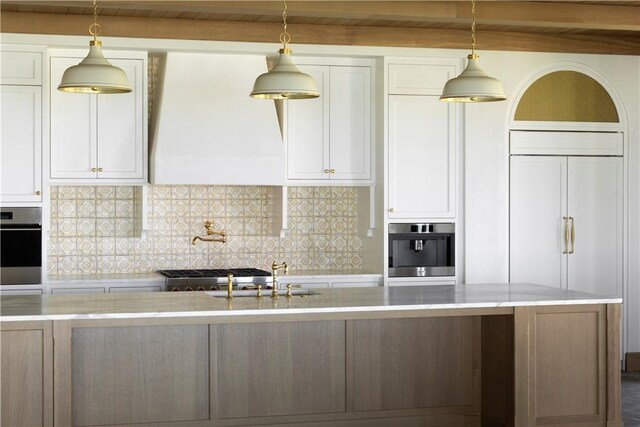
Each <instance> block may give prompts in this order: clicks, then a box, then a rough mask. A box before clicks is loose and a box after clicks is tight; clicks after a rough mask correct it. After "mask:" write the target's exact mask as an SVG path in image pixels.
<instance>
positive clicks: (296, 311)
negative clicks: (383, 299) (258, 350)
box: [0, 298, 622, 322]
mask: <svg viewBox="0 0 640 427" xmlns="http://www.w3.org/2000/svg"><path fill="white" fill-rule="evenodd" d="M591 304H622V298H595V299H584V300H548V301H517V302H500V303H493V302H487V303H458V304H413V305H398V306H362V307H360V306H353V307H317V308H277V309H259V310H238V311H234V310H232V309H231V310H213V311H210V310H205V311H182V312H181V311H176V312H171V311H164V312H143V313H100V314H60V315H33V316H30V315H25V316H0V320H1V321H2V322H26V321H47V320H51V321H60V320H110V319H151V318H164V319H166V318H192V317H216V318H219V317H245V316H274V315H280V316H282V315H301V314H302V315H304V314H308V315H313V314H319V315H322V314H347V313H349V314H354V313H379V312H394V311H395V312H402V311H420V310H455V309H483V308H515V307H534V306H560V305H591Z"/></svg>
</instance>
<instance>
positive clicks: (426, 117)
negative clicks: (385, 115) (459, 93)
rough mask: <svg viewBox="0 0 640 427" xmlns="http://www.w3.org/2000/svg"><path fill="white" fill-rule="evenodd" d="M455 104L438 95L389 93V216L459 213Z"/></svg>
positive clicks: (394, 217)
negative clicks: (456, 200) (456, 178)
mask: <svg viewBox="0 0 640 427" xmlns="http://www.w3.org/2000/svg"><path fill="white" fill-rule="evenodd" d="M453 108H454V106H452V105H451V104H450V103H447V102H442V101H440V100H439V99H438V97H437V96H422V95H420V96H410V95H390V96H389V123H388V125H389V154H388V161H389V177H388V183H389V186H388V197H389V218H390V219H391V218H393V219H402V218H453V217H455V194H456V192H455V182H456V181H455V128H454V122H455V120H454V118H453V117H452V115H453Z"/></svg>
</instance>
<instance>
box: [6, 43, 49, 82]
mask: <svg viewBox="0 0 640 427" xmlns="http://www.w3.org/2000/svg"><path fill="white" fill-rule="evenodd" d="M0 49H2V47H1V46H0ZM0 83H1V84H4V85H37V86H40V85H42V53H41V52H18V51H11V50H4V51H0Z"/></svg>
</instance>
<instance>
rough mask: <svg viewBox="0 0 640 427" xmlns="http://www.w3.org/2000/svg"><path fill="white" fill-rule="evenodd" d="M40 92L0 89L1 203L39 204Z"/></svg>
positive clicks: (34, 88) (24, 88) (35, 89)
mask: <svg viewBox="0 0 640 427" xmlns="http://www.w3.org/2000/svg"><path fill="white" fill-rule="evenodd" d="M41 90H42V88H41V87H40V86H7V85H3V86H0V108H1V109H2V134H1V136H2V139H1V141H0V156H1V157H2V159H1V164H2V170H0V185H1V186H0V195H1V196H2V201H3V202H40V201H42V197H41V196H40V191H41V190H42V179H41V174H42V173H41V170H42V94H41Z"/></svg>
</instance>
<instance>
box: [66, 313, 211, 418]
mask: <svg viewBox="0 0 640 427" xmlns="http://www.w3.org/2000/svg"><path fill="white" fill-rule="evenodd" d="M64 323H65V322H56V326H55V327H54V329H55V332H54V337H55V355H56V357H55V393H56V398H55V425H56V426H65V427H67V426H113V425H118V426H126V425H140V424H143V423H148V424H151V425H163V426H166V425H174V424H175V425H184V424H183V423H185V422H189V423H190V424H189V425H190V426H204V425H209V423H210V402H211V399H210V387H209V372H210V370H209V360H210V346H209V325H206V324H204V325H202V324H196V325H194V324H185V325H180V324H178V325H176V324H164V325H163V324H159V325H153V326H143V325H141V326H124V325H126V323H125V321H122V322H120V323H115V321H114V320H111V321H109V323H106V324H105V322H104V321H103V322H101V323H97V322H94V323H88V322H86V321H85V322H84V323H82V324H81V323H76V324H73V325H72V326H71V327H69V326H68V325H67V326H65V325H64ZM128 323H129V324H131V323H132V322H131V320H128ZM156 323H160V321H156ZM60 324H61V325H60ZM81 325H82V327H80V326H81ZM111 325H113V326H111ZM120 325H122V326H120ZM154 423H157V424H154Z"/></svg>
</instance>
